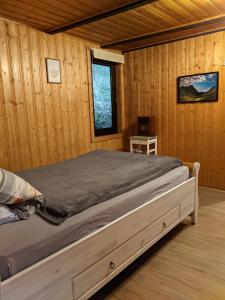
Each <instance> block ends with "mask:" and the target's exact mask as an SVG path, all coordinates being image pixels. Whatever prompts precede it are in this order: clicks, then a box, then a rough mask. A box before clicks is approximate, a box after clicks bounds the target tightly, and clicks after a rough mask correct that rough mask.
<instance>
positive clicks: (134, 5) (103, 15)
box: [47, 0, 158, 34]
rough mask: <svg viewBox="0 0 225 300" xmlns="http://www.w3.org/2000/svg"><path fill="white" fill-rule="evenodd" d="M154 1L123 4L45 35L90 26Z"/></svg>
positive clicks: (52, 30)
mask: <svg viewBox="0 0 225 300" xmlns="http://www.w3.org/2000/svg"><path fill="white" fill-rule="evenodd" d="M156 1H158V0H135V1H131V2H129V3H128V4H125V5H122V6H119V7H116V8H113V9H110V10H107V11H103V12H101V13H98V14H95V15H92V16H89V17H87V18H83V19H81V20H79V21H75V22H71V23H68V24H65V25H62V26H58V27H55V28H52V29H49V30H48V31H47V33H49V34H56V33H60V32H64V31H67V30H70V29H73V28H77V27H80V26H83V25H87V24H90V23H93V22H96V21H99V20H103V19H106V18H109V17H112V16H115V15H118V14H121V13H124V12H126V11H129V10H132V9H135V8H138V7H141V6H144V5H147V4H150V3H153V2H156Z"/></svg>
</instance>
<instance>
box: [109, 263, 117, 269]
mask: <svg viewBox="0 0 225 300" xmlns="http://www.w3.org/2000/svg"><path fill="white" fill-rule="evenodd" d="M115 266H116V265H115V264H114V262H112V261H111V262H110V263H109V268H110V269H111V270H114V269H115Z"/></svg>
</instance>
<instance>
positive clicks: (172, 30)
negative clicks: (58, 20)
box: [102, 15, 225, 48]
mask: <svg viewBox="0 0 225 300" xmlns="http://www.w3.org/2000/svg"><path fill="white" fill-rule="evenodd" d="M223 21H225V15H223V16H219V17H214V18H210V19H207V20H203V21H201V22H192V23H189V24H185V25H182V26H177V27H174V28H170V29H168V30H163V31H160V32H159V31H158V32H155V33H150V34H146V35H140V36H138V37H134V38H130V39H124V40H120V41H119V40H118V41H114V42H111V43H108V44H102V47H104V48H109V47H115V46H121V45H123V44H125V45H126V44H127V43H134V42H139V41H144V40H146V39H151V38H155V37H161V36H165V35H167V34H171V33H178V32H182V31H184V30H188V29H194V28H200V27H203V26H208V25H211V24H215V23H217V24H218V23H219V24H220V23H221V22H223Z"/></svg>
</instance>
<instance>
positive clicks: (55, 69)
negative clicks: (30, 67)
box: [45, 58, 62, 83]
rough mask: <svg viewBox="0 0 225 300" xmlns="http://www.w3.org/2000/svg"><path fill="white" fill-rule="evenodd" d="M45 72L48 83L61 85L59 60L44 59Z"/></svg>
mask: <svg viewBox="0 0 225 300" xmlns="http://www.w3.org/2000/svg"><path fill="white" fill-rule="evenodd" d="M45 62H46V71H47V81H48V83H62V79H61V69H60V60H58V59H53V58H46V59H45Z"/></svg>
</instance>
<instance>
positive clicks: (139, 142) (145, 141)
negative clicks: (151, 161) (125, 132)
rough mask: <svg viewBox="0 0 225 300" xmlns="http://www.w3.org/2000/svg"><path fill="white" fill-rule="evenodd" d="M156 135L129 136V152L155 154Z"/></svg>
mask: <svg viewBox="0 0 225 300" xmlns="http://www.w3.org/2000/svg"><path fill="white" fill-rule="evenodd" d="M157 139H158V137H157V136H131V137H130V152H131V153H142V154H143V153H145V154H148V155H149V154H155V155H157V143H158V141H157Z"/></svg>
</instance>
